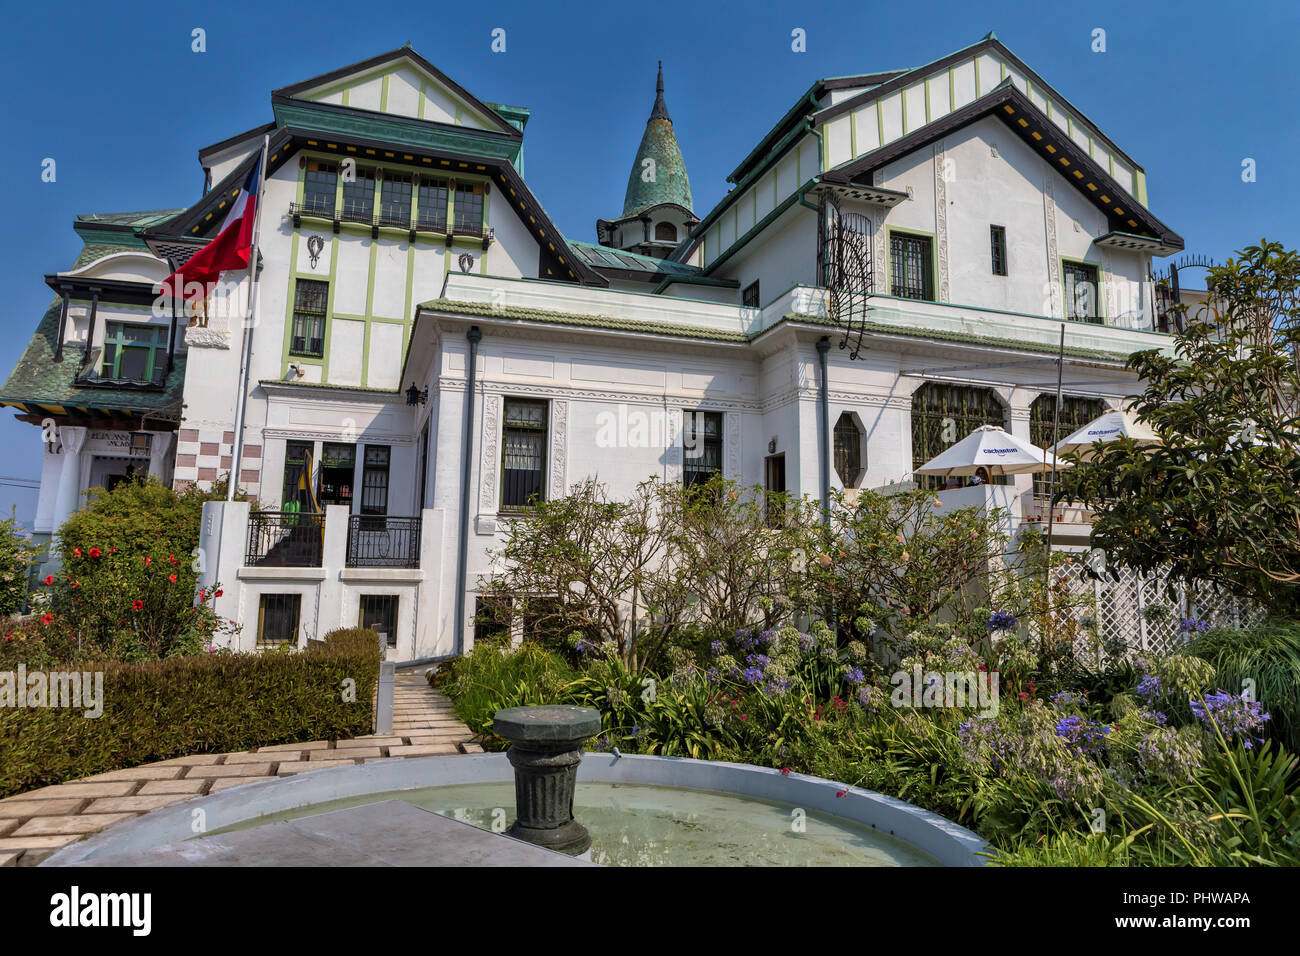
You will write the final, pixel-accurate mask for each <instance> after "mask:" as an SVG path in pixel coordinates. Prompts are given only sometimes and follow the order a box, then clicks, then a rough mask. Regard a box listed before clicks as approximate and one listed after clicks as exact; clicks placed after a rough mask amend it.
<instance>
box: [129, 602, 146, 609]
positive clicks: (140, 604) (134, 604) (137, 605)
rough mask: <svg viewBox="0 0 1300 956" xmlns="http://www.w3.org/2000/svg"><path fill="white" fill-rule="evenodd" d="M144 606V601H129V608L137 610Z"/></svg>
mask: <svg viewBox="0 0 1300 956" xmlns="http://www.w3.org/2000/svg"><path fill="white" fill-rule="evenodd" d="M143 607H144V601H140V600H135V601H132V602H131V610H133V611H139V610H141V609H142V608H143Z"/></svg>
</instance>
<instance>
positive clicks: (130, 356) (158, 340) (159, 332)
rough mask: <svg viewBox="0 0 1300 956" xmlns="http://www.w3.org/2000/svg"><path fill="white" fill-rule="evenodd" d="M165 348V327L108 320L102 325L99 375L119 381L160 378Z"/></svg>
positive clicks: (156, 381)
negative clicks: (101, 362)
mask: <svg viewBox="0 0 1300 956" xmlns="http://www.w3.org/2000/svg"><path fill="white" fill-rule="evenodd" d="M166 351H167V329H165V328H162V327H160V326H156V325H131V324H128V323H125V322H109V323H108V325H107V326H106V327H105V329H104V352H103V364H102V365H101V367H100V377H101V378H107V379H112V380H114V381H123V382H153V383H158V382H161V381H162V378H163V374H164V371H165V364H166V363H165V355H166Z"/></svg>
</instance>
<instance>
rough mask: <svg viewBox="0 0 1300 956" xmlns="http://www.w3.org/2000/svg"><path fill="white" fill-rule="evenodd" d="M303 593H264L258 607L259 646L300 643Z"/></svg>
mask: <svg viewBox="0 0 1300 956" xmlns="http://www.w3.org/2000/svg"><path fill="white" fill-rule="evenodd" d="M301 610H302V595H301V594H263V595H262V596H261V598H260V600H259V603H258V608H257V646H258V647H278V646H280V645H282V644H297V643H298V617H299V613H300V612H301Z"/></svg>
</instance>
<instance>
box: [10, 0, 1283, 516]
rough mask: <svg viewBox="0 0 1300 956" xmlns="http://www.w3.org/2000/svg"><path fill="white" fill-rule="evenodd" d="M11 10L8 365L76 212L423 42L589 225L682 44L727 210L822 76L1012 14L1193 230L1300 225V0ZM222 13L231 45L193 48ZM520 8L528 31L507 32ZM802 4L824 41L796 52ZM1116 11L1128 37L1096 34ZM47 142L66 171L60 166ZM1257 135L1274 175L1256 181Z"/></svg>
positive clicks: (702, 181)
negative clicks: (505, 109)
mask: <svg viewBox="0 0 1300 956" xmlns="http://www.w3.org/2000/svg"><path fill="white" fill-rule="evenodd" d="M922 13H923V29H916V28H915V27H913V26H911V25H910V24H911V23H912V22H914V20H913V17H914V15H916V14H922ZM5 25H6V29H5V30H4V31H0V71H3V75H4V80H5V84H4V85H5V88H6V89H7V90H8V91H9V92H8V93H7V95H6V97H5V108H4V114H3V115H4V134H5V136H4V138H5V141H6V148H5V149H4V150H2V151H0V182H3V183H4V186H5V190H4V199H5V210H6V212H7V214H8V216H9V226H8V228H6V229H5V230H4V231H3V237H2V238H0V244H2V248H0V251H2V252H3V259H2V260H0V261H3V262H4V263H5V268H6V270H7V273H8V274H7V276H6V279H7V296H6V300H5V308H6V315H5V319H4V322H3V323H2V324H0V365H2V366H3V369H0V375H7V374H8V372H9V370H10V369H11V368H12V366H13V363H14V362H15V361H16V360H17V359H18V357H19V355H20V354H21V352H22V349H23V348H24V347H25V345H26V343H27V341H28V339H29V338H30V337H31V334H32V332H33V330H34V328H35V326H36V323H37V321H38V320H39V318H40V316H41V315H42V313H43V312H44V310H45V308H46V307H47V305H48V304H49V302H50V300H51V298H52V294H51V293H50V291H49V289H48V288H47V287H46V286H45V285H44V283H43V282H42V276H44V275H45V274H47V273H50V272H55V271H58V270H60V269H65V268H67V267H68V266H69V265H70V264H71V263H72V261H73V259H74V258H75V257H76V255H77V252H78V250H79V248H80V242H79V240H78V239H77V237H76V235H75V234H74V233H73V231H72V229H71V222H72V220H73V218H74V217H75V215H76V214H78V213H87V212H117V211H124V210H138V209H158V208H168V207H178V206H186V205H188V204H190V203H192V202H194V201H195V200H196V199H198V198H199V195H200V192H201V188H202V183H203V174H202V171H201V169H200V168H199V165H198V162H197V159H196V151H197V150H198V149H199V147H201V146H204V145H207V144H209V143H213V142H216V141H218V140H221V139H224V138H226V137H227V136H230V135H232V134H234V133H237V132H240V131H242V130H245V129H248V128H250V127H253V126H256V125H258V124H260V123H264V122H266V121H268V120H269V119H270V118H271V113H270V91H271V90H272V89H274V88H276V87H280V86H284V85H287V84H289V83H293V82H296V81H298V80H302V79H306V78H307V77H310V76H314V75H316V74H319V73H324V72H326V71H329V70H332V69H335V68H337V67H339V66H343V65H346V64H348V63H352V62H355V61H357V60H362V59H365V58H367V57H370V56H373V55H375V54H376V53H380V52H382V51H385V50H390V49H393V48H394V47H398V46H401V45H402V44H403V43H405V42H407V41H410V43H411V44H412V45H413V46H414V47H415V48H416V49H417V50H418V51H419V52H421V53H422V54H423V55H424V56H426V57H427V58H428V59H430V60H431V61H432V62H433V63H434V64H436V65H437V66H438V67H439V68H440V69H441V70H443V71H444V72H445V73H447V74H448V75H450V76H451V77H453V78H454V79H455V80H456V81H457V82H459V83H460V84H461V85H462V86H464V87H466V88H467V89H469V90H470V91H471V92H472V93H474V94H475V95H476V96H478V97H480V98H482V99H485V100H492V101H496V102H504V103H511V104H516V105H521V106H527V107H528V108H530V109H531V110H532V114H533V115H532V119H531V120H530V122H529V125H528V130H527V134H526V136H525V141H524V142H525V157H526V173H527V177H526V178H527V180H528V182H529V184H530V186H531V187H532V189H533V191H534V192H535V193H536V194H537V196H538V197H539V198H540V199H541V201H542V203H543V204H544V205H545V206H546V209H547V211H548V212H549V213H550V215H551V216H552V218H553V219H554V220H555V221H556V223H557V224H558V225H559V226H560V228H561V229H563V230H564V232H565V234H566V235H568V236H569V237H571V238H575V239H584V240H589V241H591V240H594V230H595V227H594V221H595V219H596V218H597V217H602V216H603V217H609V216H612V215H616V214H618V213H619V212H621V209H622V202H623V191H624V189H625V187H626V184H627V175H628V170H629V169H630V167H631V163H632V159H633V152H634V150H635V149H636V145H637V143H638V141H639V140H640V137H641V132H642V129H643V128H644V125H645V121H646V118H647V116H648V115H649V112H650V107H651V104H652V103H653V100H654V79H655V62H656V61H657V60H659V59H662V60H663V61H664V77H665V85H666V94H665V95H666V99H667V101H668V108H669V111H670V112H671V114H672V117H673V121H674V123H675V125H676V128H677V135H678V139H679V140H680V142H681V145H682V151H683V153H684V155H685V159H686V164H687V169H688V171H689V174H690V177H691V186H692V190H693V192H694V197H695V206H696V212H697V214H699V215H703V214H704V213H705V212H707V211H708V210H709V209H710V208H712V206H713V205H714V203H716V202H717V201H718V200H719V199H720V198H721V197H722V196H723V195H724V193H725V192H726V183H725V177H726V175H727V173H729V172H730V171H731V170H732V169H733V168H735V166H736V164H737V163H738V162H739V161H740V160H741V159H742V158H744V156H745V154H746V153H748V152H749V150H750V149H752V148H753V146H754V145H755V144H756V143H757V142H758V140H759V139H760V138H761V137H762V135H763V134H764V133H766V132H767V130H768V129H769V128H770V127H771V126H772V125H773V124H774V123H775V122H776V120H777V119H779V118H780V116H781V115H783V114H784V113H785V111H786V110H787V109H789V108H790V107H791V106H792V105H793V103H794V101H795V99H796V98H797V97H798V96H799V95H800V94H802V93H803V92H804V91H805V90H806V89H807V88H808V87H809V86H810V85H811V84H812V82H813V81H814V80H815V79H816V78H818V77H821V76H840V75H845V74H852V73H865V72H872V71H878V70H887V69H898V68H903V67H911V66H917V65H920V64H922V63H925V62H927V61H929V60H932V59H936V58H938V57H940V56H943V55H944V54H946V53H949V52H952V51H953V50H956V49H959V48H961V47H963V46H967V45H969V44H971V43H974V42H975V41H977V40H978V39H980V38H981V37H983V36H984V35H985V34H987V33H988V32H989V31H990V30H994V31H996V32H997V35H998V38H999V39H1001V40H1002V41H1003V42H1004V43H1006V44H1007V46H1009V47H1010V48H1011V49H1012V50H1013V51H1014V52H1015V53H1016V54H1017V55H1018V56H1019V57H1020V58H1021V59H1023V60H1025V61H1026V62H1027V63H1028V64H1029V65H1030V66H1031V67H1032V68H1033V69H1035V70H1036V71H1037V72H1038V73H1039V74H1041V75H1042V76H1043V78H1044V79H1046V80H1047V81H1048V82H1049V83H1051V84H1052V85H1053V86H1054V87H1056V89H1057V90H1058V91H1060V93H1061V94H1062V95H1063V96H1065V97H1066V98H1067V99H1069V100H1070V101H1071V102H1072V103H1073V104H1074V105H1075V106H1076V107H1078V108H1079V109H1081V110H1082V111H1083V112H1084V113H1085V114H1087V115H1088V116H1089V117H1090V118H1091V119H1092V120H1094V121H1095V122H1096V123H1097V124H1098V125H1099V126H1100V127H1101V128H1102V129H1103V130H1104V131H1105V132H1106V133H1107V134H1108V135H1109V136H1110V137H1111V138H1112V139H1114V140H1115V141H1116V142H1117V143H1119V144H1120V146H1121V147H1123V148H1124V150H1125V151H1126V152H1128V153H1129V155H1131V156H1133V157H1134V159H1136V160H1137V161H1138V162H1139V163H1141V164H1142V165H1143V166H1144V167H1145V168H1146V171H1147V181H1148V189H1149V200H1150V208H1151V209H1152V211H1153V212H1154V213H1155V214H1156V215H1157V216H1159V217H1160V218H1161V219H1163V220H1164V221H1165V222H1166V223H1168V224H1169V225H1170V226H1171V227H1172V228H1173V229H1174V230H1175V231H1177V232H1179V233H1180V234H1181V235H1182V236H1183V237H1184V238H1185V239H1186V241H1187V249H1188V251H1194V252H1200V253H1204V254H1207V255H1210V256H1214V257H1215V258H1217V259H1220V260H1221V259H1223V258H1225V257H1226V256H1228V255H1230V254H1231V253H1232V251H1233V250H1235V249H1238V248H1240V247H1241V246H1243V245H1246V244H1249V243H1252V242H1256V241H1258V240H1259V239H1260V237H1262V236H1267V237H1268V238H1270V239H1277V240H1280V241H1282V242H1284V243H1286V244H1287V245H1288V246H1290V247H1296V246H1297V245H1300V236H1298V235H1297V231H1298V226H1297V223H1298V221H1300V215H1297V214H1298V213H1300V178H1298V177H1297V176H1296V175H1295V174H1294V172H1293V171H1292V168H1293V164H1294V161H1295V157H1296V156H1297V155H1298V154H1300V123H1297V122H1296V116H1297V111H1296V105H1295V104H1296V103H1297V102H1300V73H1298V72H1297V70H1296V59H1297V52H1300V44H1298V43H1297V39H1296V37H1297V35H1298V33H1300V4H1290V3H1286V4H1281V3H1272V4H1269V3H1260V2H1250V0H1237V2H1234V3H1232V4H1230V5H1225V4H1223V3H1220V2H1208V0H1185V2H1179V3H1175V2H1164V3H1155V2H1143V3H1134V2H1132V0H1127V2H1091V3H1088V4H1082V5H1080V4H1071V5H1069V6H1068V7H1064V6H1063V7H1062V8H1060V9H1058V8H1057V6H1056V5H1054V4H1051V5H1049V4H1045V3H1043V2H1042V0H1015V2H1004V3H999V2H996V0H986V2H982V3H970V2H965V3H957V2H948V0H931V2H928V3H926V4H924V5H923V6H922V5H913V6H911V7H903V8H900V7H899V6H898V5H897V4H883V3H863V2H842V3H807V2H800V3H788V2H781V0H778V2H774V3H770V4H755V3H753V2H744V3H703V2H699V0H696V2H691V3H675V2H668V0H659V2H656V3H654V4H645V3H628V4H608V3H606V4H571V3H565V4H561V5H552V4H546V3H536V2H533V3H518V4H512V3H504V2H503V3H496V4H492V5H486V4H485V5H452V6H447V5H441V6H440V5H436V4H414V5H413V4H410V3H391V2H387V0H370V2H366V3H356V2H354V0H353V2H346V3H344V2H334V0H312V2H309V3H303V2H297V3H272V2H261V3H250V2H244V0H225V2H221V3H216V2H211V0H206V2H200V0H186V2H181V3H176V2H174V0H172V2H167V3H159V2H142V0H133V2H131V3H126V4H105V3H102V2H96V3H59V2H46V3H42V4H21V5H10V7H9V9H7V10H6V24H5ZM196 27H199V28H202V29H204V30H206V32H207V52H205V53H194V52H192V51H191V49H190V46H191V38H190V33H191V30H193V29H194V28H196ZM496 27H502V28H504V29H505V30H506V52H505V53H493V52H492V51H491V49H490V44H491V31H492V30H493V29H494V28H496ZM796 27H797V28H802V29H804V30H805V31H806V32H807V52H805V53H794V52H792V51H791V41H790V34H791V31H792V30H793V29H795V28H796ZM1096 28H1101V29H1103V30H1105V31H1106V47H1107V49H1106V52H1105V53H1094V52H1092V50H1091V46H1092V33H1093V30H1094V29H1096ZM45 157H51V158H54V159H55V160H56V162H57V164H58V166H57V174H58V178H57V181H56V182H54V183H42V182H41V178H40V173H41V162H42V160H43V159H44V158H45ZM1246 157H1250V158H1253V159H1254V160H1255V161H1256V164H1257V180H1256V181H1255V182H1253V183H1243V182H1242V180H1241V163H1242V160H1243V158H1246ZM0 447H5V448H8V449H10V451H9V452H8V453H7V454H6V455H5V459H6V463H5V464H3V465H0V475H3V476H20V477H38V476H39V474H40V456H41V445H40V440H39V430H38V429H37V428H35V427H33V426H30V425H26V424H23V423H20V422H16V421H14V419H13V418H12V415H11V414H10V412H9V410H3V411H0ZM35 502H36V494H35V492H29V491H18V490H15V489H13V488H8V487H4V486H0V516H8V514H9V511H10V507H11V506H12V505H16V506H17V508H18V516H19V518H20V519H23V520H30V518H31V517H32V514H33V512H34V510H35Z"/></svg>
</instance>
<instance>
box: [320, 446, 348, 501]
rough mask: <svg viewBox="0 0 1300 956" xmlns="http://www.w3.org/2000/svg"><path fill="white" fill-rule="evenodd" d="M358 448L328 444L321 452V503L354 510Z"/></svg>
mask: <svg viewBox="0 0 1300 956" xmlns="http://www.w3.org/2000/svg"><path fill="white" fill-rule="evenodd" d="M356 463H357V446H356V445H344V444H337V443H335V442H326V443H325V444H324V445H323V446H322V447H321V452H320V503H321V506H322V507H324V506H325V505H344V506H346V507H347V508H348V509H351V508H352V477H353V475H354V474H355V472H356Z"/></svg>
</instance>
